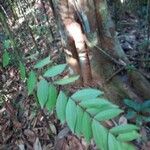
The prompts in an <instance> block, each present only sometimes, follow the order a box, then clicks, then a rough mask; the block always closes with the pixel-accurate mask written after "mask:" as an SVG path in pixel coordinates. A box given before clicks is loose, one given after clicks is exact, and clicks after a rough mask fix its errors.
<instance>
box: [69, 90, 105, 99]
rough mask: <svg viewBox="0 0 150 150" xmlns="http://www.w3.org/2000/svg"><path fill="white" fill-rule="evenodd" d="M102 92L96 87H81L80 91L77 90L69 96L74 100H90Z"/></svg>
mask: <svg viewBox="0 0 150 150" xmlns="http://www.w3.org/2000/svg"><path fill="white" fill-rule="evenodd" d="M102 94H103V92H101V91H99V90H97V89H91V88H87V89H82V90H80V91H77V92H76V93H74V94H73V95H72V96H71V97H72V98H73V99H74V100H75V101H86V100H90V99H95V98H97V97H98V96H100V95H102Z"/></svg>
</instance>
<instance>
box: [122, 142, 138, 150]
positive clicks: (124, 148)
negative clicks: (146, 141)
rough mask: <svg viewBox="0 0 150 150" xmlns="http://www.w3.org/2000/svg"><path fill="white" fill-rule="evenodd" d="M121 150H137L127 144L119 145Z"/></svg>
mask: <svg viewBox="0 0 150 150" xmlns="http://www.w3.org/2000/svg"><path fill="white" fill-rule="evenodd" d="M121 145H122V146H121V150H137V149H136V148H135V147H134V146H133V145H131V144H129V143H128V144H127V143H121Z"/></svg>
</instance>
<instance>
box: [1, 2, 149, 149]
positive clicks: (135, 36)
mask: <svg viewBox="0 0 150 150" xmlns="http://www.w3.org/2000/svg"><path fill="white" fill-rule="evenodd" d="M33 8H34V9H35V10H36V11H35V14H34V15H35V16H34V15H33V14H32V15H33V16H32V17H31V13H27V14H25V17H24V16H22V17H20V18H18V19H17V20H16V21H13V19H10V20H9V23H10V27H11V30H12V31H13V35H14V37H15V40H16V41H17V47H18V50H19V51H18V52H19V55H20V56H21V57H22V60H23V63H24V64H25V67H26V72H29V71H30V70H31V69H32V67H33V65H34V64H35V62H36V61H38V60H40V59H43V58H45V57H47V56H48V55H50V56H51V59H52V60H53V61H54V62H55V63H58V64H59V63H64V62H65V57H64V55H63V48H62V46H61V40H60V36H59V33H58V30H57V27H56V25H55V20H54V18H53V15H52V12H51V9H49V8H50V7H47V6H45V10H46V12H45V11H44V9H43V6H42V5H41V4H36V5H34V6H33ZM7 12H8V16H9V18H12V14H11V13H10V12H9V9H8V10H7ZM47 16H48V20H49V21H47ZM147 28H148V27H147V26H146V22H145V20H144V19H143V18H139V17H138V16H136V15H135V14H134V13H129V12H125V13H124V15H123V16H122V17H121V18H120V20H119V21H118V23H117V34H118V38H119V40H120V43H121V45H122V48H123V49H124V51H125V52H126V54H127V56H128V58H129V60H130V61H131V62H132V64H133V65H134V66H135V67H136V68H138V69H139V71H140V72H142V74H143V75H144V76H145V77H146V78H147V79H148V80H149V81H150V60H149V58H150V41H148V40H146V39H147V35H148V33H147V30H148V29H147ZM51 30H52V33H53V35H54V38H52V37H51ZM4 47H5V48H6V47H8V48H7V50H8V51H9V52H10V53H11V51H12V48H11V47H9V40H7V37H6V36H5V34H4V30H2V28H1V26H0V63H1V66H0V81H1V82H0V133H1V134H0V150H18V149H21V150H24V149H27V150H32V149H35V150H42V149H43V150H50V149H54V148H55V149H58V150H60V149H62V150H68V149H71V150H84V149H86V148H85V147H87V145H86V144H85V142H84V140H83V139H79V138H77V137H76V136H75V135H73V134H72V133H71V132H70V131H69V130H68V128H67V127H66V126H62V125H61V124H60V122H59V121H58V120H57V119H56V118H55V115H54V113H51V114H48V113H47V114H46V116H45V117H43V113H42V112H41V111H40V109H39V107H38V106H37V103H36V102H35V100H34V97H33V96H28V94H27V88H26V84H25V81H24V80H21V78H20V71H19V70H18V66H17V63H16V60H15V59H16V58H15V57H14V56H12V58H11V62H10V63H9V65H8V66H7V67H2V59H1V58H2V55H3V53H2V50H1V49H3V48H4ZM91 86H92V87H93V85H91ZM79 88H82V87H79V86H74V85H73V86H65V87H64V90H66V91H69V92H70V93H73V92H74V91H76V90H78V89H79ZM124 118H125V117H124ZM48 124H49V125H48ZM49 127H50V129H51V131H52V135H53V136H51V134H49V132H50V130H49ZM146 128H149V129H150V126H148V125H147V126H146V127H145V128H143V130H142V132H141V134H143V135H145V136H147V137H149V138H150V134H147V129H146ZM61 136H63V137H64V138H62V139H61V140H59V137H61ZM146 144H147V145H146ZM146 144H145V143H144V142H139V143H138V142H136V145H137V146H138V147H139V149H143V150H150V142H148V141H147V143H146ZM68 147H69V148H68ZM88 149H91V150H94V149H96V147H95V145H94V144H91V145H90V146H88Z"/></svg>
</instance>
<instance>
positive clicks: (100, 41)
mask: <svg viewBox="0 0 150 150" xmlns="http://www.w3.org/2000/svg"><path fill="white" fill-rule="evenodd" d="M59 8H60V17H61V24H62V26H63V30H65V31H66V32H65V34H64V35H65V37H66V38H65V39H67V40H66V41H65V42H66V45H65V49H67V51H68V52H69V54H70V56H69V59H68V62H69V64H70V66H71V67H72V68H73V70H74V71H75V72H76V73H78V74H80V76H81V80H82V81H83V84H87V83H89V82H90V81H91V79H92V80H94V81H96V82H97V83H99V86H100V88H102V89H103V90H104V91H105V94H106V96H107V98H109V99H110V100H112V101H114V102H115V103H117V104H121V100H122V99H123V98H131V99H135V100H144V99H148V98H150V92H149V89H150V83H149V82H148V81H147V79H146V78H145V77H144V76H143V75H142V74H141V73H140V72H138V70H136V69H135V68H133V69H128V68H129V66H130V62H129V60H128V58H127V57H126V55H125V53H124V51H123V49H122V48H121V46H120V43H119V41H118V38H117V36H116V32H115V27H114V24H113V22H112V19H111V17H110V14H109V12H108V8H107V2H106V0H60V4H59ZM71 58H72V59H74V61H72V59H71ZM73 65H74V66H73Z"/></svg>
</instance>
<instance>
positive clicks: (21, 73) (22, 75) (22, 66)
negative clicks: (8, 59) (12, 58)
mask: <svg viewBox="0 0 150 150" xmlns="http://www.w3.org/2000/svg"><path fill="white" fill-rule="evenodd" d="M19 71H20V76H21V79H22V80H24V79H25V78H26V68H25V66H24V64H23V63H22V62H21V61H20V62H19Z"/></svg>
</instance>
